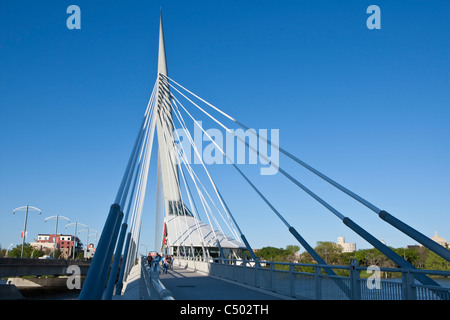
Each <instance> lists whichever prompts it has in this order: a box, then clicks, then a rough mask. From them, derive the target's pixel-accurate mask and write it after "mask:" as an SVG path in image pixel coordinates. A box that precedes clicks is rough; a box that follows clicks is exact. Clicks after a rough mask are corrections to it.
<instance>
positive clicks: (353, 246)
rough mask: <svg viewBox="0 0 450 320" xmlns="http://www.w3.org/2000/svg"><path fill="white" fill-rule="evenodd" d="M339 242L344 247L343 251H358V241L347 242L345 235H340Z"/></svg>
mask: <svg viewBox="0 0 450 320" xmlns="http://www.w3.org/2000/svg"><path fill="white" fill-rule="evenodd" d="M337 244H338V245H340V246H341V247H342V252H355V251H356V243H347V242H345V238H344V237H338V241H337Z"/></svg>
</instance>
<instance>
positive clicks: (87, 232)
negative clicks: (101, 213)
mask: <svg viewBox="0 0 450 320" xmlns="http://www.w3.org/2000/svg"><path fill="white" fill-rule="evenodd" d="M89 230H90V231H89ZM83 231H86V254H85V255H84V258H86V257H87V251H88V246H89V236H90V235H91V233H90V232H92V234H93V233H97V234H98V231H97V230H94V229H89V228H88V227H86V228H85V229H83V230H80V231H79V232H83Z"/></svg>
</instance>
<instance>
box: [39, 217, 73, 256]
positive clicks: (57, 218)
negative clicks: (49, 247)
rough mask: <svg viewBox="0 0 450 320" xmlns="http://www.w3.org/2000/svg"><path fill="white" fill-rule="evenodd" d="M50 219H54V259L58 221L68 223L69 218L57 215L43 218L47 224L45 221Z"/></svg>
mask: <svg viewBox="0 0 450 320" xmlns="http://www.w3.org/2000/svg"><path fill="white" fill-rule="evenodd" d="M50 219H56V227H55V244H54V245H53V258H55V253H56V238H57V237H58V220H59V219H65V220H67V221H69V222H70V219H69V218H66V217H64V216H60V215H59V214H57V215H56V216H51V217H47V218H45V222H47V220H50Z"/></svg>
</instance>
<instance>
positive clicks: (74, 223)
mask: <svg viewBox="0 0 450 320" xmlns="http://www.w3.org/2000/svg"><path fill="white" fill-rule="evenodd" d="M73 225H75V233H74V235H73V249H72V251H73V252H72V258H73V260H75V248H76V247H75V241H76V239H77V227H78V225H80V226H83V227H85V228H87V225H85V224H82V223H79V222H72V223H69V224H66V226H65V228H67V227H68V226H73Z"/></svg>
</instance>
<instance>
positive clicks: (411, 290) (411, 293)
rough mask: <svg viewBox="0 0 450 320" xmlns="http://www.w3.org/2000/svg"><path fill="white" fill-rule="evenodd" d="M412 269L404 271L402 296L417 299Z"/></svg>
mask: <svg viewBox="0 0 450 320" xmlns="http://www.w3.org/2000/svg"><path fill="white" fill-rule="evenodd" d="M411 271H412V270H410V269H404V270H403V271H402V296H403V300H417V293H416V288H415V287H414V281H415V280H414V274H413V273H412V272H411Z"/></svg>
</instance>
